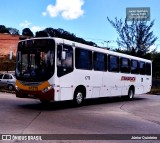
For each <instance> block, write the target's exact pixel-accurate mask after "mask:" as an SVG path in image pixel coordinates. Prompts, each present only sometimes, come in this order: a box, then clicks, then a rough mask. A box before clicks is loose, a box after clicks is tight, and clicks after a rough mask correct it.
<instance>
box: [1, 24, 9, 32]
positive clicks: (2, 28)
mask: <svg viewBox="0 0 160 143" xmlns="http://www.w3.org/2000/svg"><path fill="white" fill-rule="evenodd" d="M0 33H9V30H8V29H7V28H6V27H5V26H4V25H0Z"/></svg>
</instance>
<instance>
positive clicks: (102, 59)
mask: <svg viewBox="0 0 160 143" xmlns="http://www.w3.org/2000/svg"><path fill="white" fill-rule="evenodd" d="M93 59H94V64H93V66H94V70H96V71H106V70H107V55H105V54H102V53H97V52H94V53H93Z"/></svg>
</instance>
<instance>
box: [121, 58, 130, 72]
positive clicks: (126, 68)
mask: <svg viewBox="0 0 160 143" xmlns="http://www.w3.org/2000/svg"><path fill="white" fill-rule="evenodd" d="M120 69H121V72H122V73H130V60H129V59H127V58H121V64H120Z"/></svg>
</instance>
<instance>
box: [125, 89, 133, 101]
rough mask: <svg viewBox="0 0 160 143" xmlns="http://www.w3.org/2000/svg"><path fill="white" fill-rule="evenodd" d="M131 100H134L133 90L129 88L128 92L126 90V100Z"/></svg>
mask: <svg viewBox="0 0 160 143" xmlns="http://www.w3.org/2000/svg"><path fill="white" fill-rule="evenodd" d="M133 98H134V88H132V87H130V88H129V90H128V96H127V99H128V100H132V99H133Z"/></svg>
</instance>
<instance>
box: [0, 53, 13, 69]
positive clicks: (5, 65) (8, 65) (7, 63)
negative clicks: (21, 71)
mask: <svg viewBox="0 0 160 143" xmlns="http://www.w3.org/2000/svg"><path fill="white" fill-rule="evenodd" d="M0 61H1V62H0V71H14V70H15V61H16V57H15V56H13V59H12V60H9V55H6V56H3V57H0Z"/></svg>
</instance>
